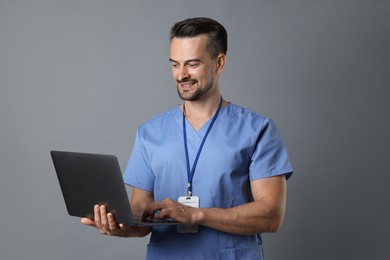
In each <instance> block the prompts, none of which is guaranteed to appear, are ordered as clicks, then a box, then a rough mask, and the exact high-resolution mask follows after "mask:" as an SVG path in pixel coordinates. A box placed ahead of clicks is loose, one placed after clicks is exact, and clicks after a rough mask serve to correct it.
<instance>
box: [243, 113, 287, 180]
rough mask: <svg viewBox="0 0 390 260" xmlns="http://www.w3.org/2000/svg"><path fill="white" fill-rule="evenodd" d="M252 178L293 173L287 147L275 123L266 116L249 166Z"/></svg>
mask: <svg viewBox="0 0 390 260" xmlns="http://www.w3.org/2000/svg"><path fill="white" fill-rule="evenodd" d="M249 172H250V180H255V179H261V178H267V177H271V176H277V175H286V179H288V178H290V177H291V175H292V172H293V170H292V167H291V163H290V160H289V158H288V154H287V149H286V147H285V146H284V145H283V143H282V140H281V138H280V135H279V133H278V130H277V129H276V126H275V124H274V123H273V121H272V120H271V119H269V118H265V119H264V121H263V125H262V127H261V130H260V133H259V136H258V139H257V142H256V146H255V150H254V152H253V154H252V158H251V164H250V167H249Z"/></svg>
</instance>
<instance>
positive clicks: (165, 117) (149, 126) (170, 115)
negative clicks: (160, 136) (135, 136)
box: [138, 106, 181, 135]
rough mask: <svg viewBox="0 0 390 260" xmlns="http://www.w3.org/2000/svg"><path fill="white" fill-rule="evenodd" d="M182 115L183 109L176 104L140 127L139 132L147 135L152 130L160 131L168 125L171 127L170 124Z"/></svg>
mask: <svg viewBox="0 0 390 260" xmlns="http://www.w3.org/2000/svg"><path fill="white" fill-rule="evenodd" d="M180 115H181V111H180V109H179V107H178V106H175V107H173V108H171V109H169V110H167V111H165V112H163V113H161V114H158V115H156V116H154V117H152V118H150V119H149V120H147V121H146V122H144V123H143V124H141V125H140V126H139V127H138V132H139V134H140V135H145V134H146V135H147V134H148V133H150V131H153V132H158V131H160V130H162V129H165V128H166V127H169V125H170V124H172V123H173V122H176V121H177V120H178V119H179V118H180Z"/></svg>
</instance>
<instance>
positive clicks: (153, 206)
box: [142, 202, 163, 218]
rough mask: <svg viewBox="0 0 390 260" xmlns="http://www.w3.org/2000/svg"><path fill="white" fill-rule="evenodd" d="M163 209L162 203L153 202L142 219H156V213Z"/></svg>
mask: <svg viewBox="0 0 390 260" xmlns="http://www.w3.org/2000/svg"><path fill="white" fill-rule="evenodd" d="M162 208H163V205H162V203H161V202H152V203H151V204H150V205H148V206H147V207H146V208H145V210H144V212H143V214H142V217H143V218H147V217H154V214H155V213H156V211H158V210H160V209H162Z"/></svg>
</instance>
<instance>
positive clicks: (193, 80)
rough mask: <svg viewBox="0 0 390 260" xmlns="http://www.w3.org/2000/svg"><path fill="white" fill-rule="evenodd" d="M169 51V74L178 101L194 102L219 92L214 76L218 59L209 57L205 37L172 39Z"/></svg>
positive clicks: (216, 78)
mask: <svg viewBox="0 0 390 260" xmlns="http://www.w3.org/2000/svg"><path fill="white" fill-rule="evenodd" d="M170 52H171V53H170V55H171V57H170V59H169V61H170V62H171V66H172V75H173V78H174V80H175V81H176V83H177V91H178V94H179V96H180V98H181V99H183V100H188V101H197V100H201V99H202V98H205V97H207V95H210V94H212V93H213V91H219V90H218V86H217V84H218V77H217V75H218V74H219V73H220V72H221V71H222V68H220V67H221V66H218V60H219V58H217V59H213V58H211V56H210V54H209V52H208V51H207V36H206V35H200V36H196V37H190V38H173V40H172V42H171V50H170ZM220 56H221V55H220ZM220 56H219V57H220ZM222 56H223V55H222ZM222 67H223V66H222Z"/></svg>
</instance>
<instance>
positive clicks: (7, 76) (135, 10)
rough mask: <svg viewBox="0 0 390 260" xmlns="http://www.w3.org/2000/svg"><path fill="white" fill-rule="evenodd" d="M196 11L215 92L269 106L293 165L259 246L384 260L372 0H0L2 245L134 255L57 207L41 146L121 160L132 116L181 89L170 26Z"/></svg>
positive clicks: (58, 254) (389, 50) (383, 45)
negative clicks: (282, 208) (217, 27)
mask: <svg viewBox="0 0 390 260" xmlns="http://www.w3.org/2000/svg"><path fill="white" fill-rule="evenodd" d="M194 16H208V17H212V18H214V19H216V20H218V21H220V22H221V23H222V24H223V25H224V26H225V27H226V29H227V31H228V34H229V50H228V63H227V66H226V69H225V71H224V73H223V76H222V83H221V87H222V93H223V96H224V98H225V99H227V100H229V101H231V102H233V103H236V104H239V105H242V106H245V107H248V108H250V109H252V110H255V111H257V112H259V113H261V114H264V115H266V116H269V117H271V118H273V119H274V120H275V122H276V124H277V126H278V128H279V130H280V132H281V134H282V137H283V140H284V142H285V144H286V146H287V147H288V150H289V154H290V157H291V160H292V163H293V166H294V170H295V173H294V175H293V177H292V178H291V179H290V180H289V181H288V205H287V211H286V216H285V221H284V224H283V226H282V228H281V230H280V231H279V232H278V233H276V234H265V235H264V249H265V256H266V259H268V260H269V259H297V260H298V259H304V260H305V259H309V260H311V259H324V260H325V259H354V260H356V259H390V247H389V242H390V236H389V232H390V224H389V220H390V208H389V207H390V206H389V205H390V203H389V202H390V199H389V198H390V189H389V182H390V177H389V176H390V173H389V161H390V158H389V154H390V153H389V149H388V148H389V145H390V138H389V132H390V122H389V121H390V120H389V118H390V117H389V111H390V104H389V97H390V95H389V90H388V89H389V87H390V3H389V1H384V0H383V1H378V0H374V1H343V0H340V1H287V0H286V1H255V0H253V1H222V0H218V1H199V0H198V1H181V0H167V1H157V0H156V1H124V0H122V1H119V0H118V1H108V0H107V1H102V0H101V1H93V0H80V1H75V0H68V1H59V0H35V1H28V0H25V1H23V0H0V174H1V175H0V206H1V208H0V217H1V218H0V259H4V260H8V259H10V260H11V259H12V260H13V259H15V260H16V259H18V260H19V259H42V260H46V259H58V260H62V259H84V260H88V259H94V260H97V259H143V258H144V257H145V250H146V245H147V240H148V239H147V238H143V239H136V238H130V239H121V238H112V237H107V236H101V235H100V234H99V233H98V232H97V231H96V230H94V229H91V228H88V227H86V226H82V225H81V224H80V220H79V219H78V218H74V217H70V216H68V215H67V212H66V209H65V205H64V202H63V199H62V195H61V192H60V187H59V185H58V181H57V179H56V176H55V172H54V168H53V165H52V162H51V159H50V155H49V151H50V150H51V149H63V150H74V151H81V152H96V153H109V154H115V155H117V156H118V158H119V161H120V164H121V168H122V170H123V169H124V168H125V167H126V163H127V160H128V157H129V155H130V152H131V149H132V145H133V142H134V135H135V131H136V128H137V126H139V125H140V124H141V123H142V122H144V121H146V120H147V119H149V118H150V117H152V116H154V115H156V114H159V113H161V112H163V111H165V110H167V109H169V108H171V107H173V106H176V105H177V104H179V103H180V100H179V98H178V97H177V93H176V89H175V85H174V82H173V80H172V77H171V72H170V65H169V62H168V58H169V51H168V48H169V42H168V33H169V29H170V27H171V26H172V25H173V23H174V22H176V21H178V20H181V19H184V18H187V17H194ZM199 250H201V249H199Z"/></svg>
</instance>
